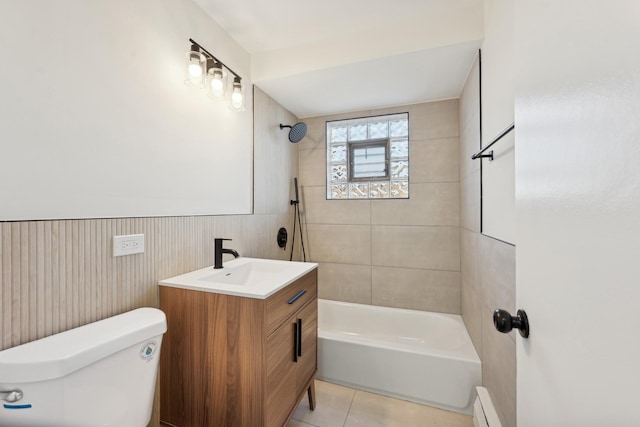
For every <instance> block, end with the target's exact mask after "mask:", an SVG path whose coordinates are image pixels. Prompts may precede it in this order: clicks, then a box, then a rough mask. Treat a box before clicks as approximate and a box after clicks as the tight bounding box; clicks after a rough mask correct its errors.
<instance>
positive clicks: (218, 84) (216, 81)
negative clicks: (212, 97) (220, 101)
mask: <svg viewBox="0 0 640 427" xmlns="http://www.w3.org/2000/svg"><path fill="white" fill-rule="evenodd" d="M223 88H224V83H223V82H222V76H214V77H213V78H212V79H211V90H212V91H213V92H214V93H218V92H221V91H222V89H223Z"/></svg>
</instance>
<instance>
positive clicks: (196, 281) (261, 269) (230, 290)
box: [160, 258, 318, 299]
mask: <svg viewBox="0 0 640 427" xmlns="http://www.w3.org/2000/svg"><path fill="white" fill-rule="evenodd" d="M317 266H318V264H316V263H312V262H291V261H279V260H271V259H259V258H238V259H235V260H233V261H227V262H225V263H224V268H221V269H217V270H216V269H214V268H213V267H207V268H203V269H201V270H196V271H192V272H190V273H186V274H182V275H180V276H176V277H171V278H169V279H165V280H161V281H160V286H171V287H174V288H183V289H193V290H197V291H204V292H217V293H221V294H226V295H237V296H244V297H251V298H260V299H264V298H267V297H269V296H270V295H272V294H274V293H275V292H277V291H278V290H280V289H282V288H283V287H285V286H286V285H288V284H289V283H291V282H293V281H295V280H296V279H298V278H300V277H302V276H304V275H305V274H306V273H308V272H309V271H311V270H313V269H314V268H316V267H317Z"/></svg>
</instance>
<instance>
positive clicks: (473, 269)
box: [460, 228, 481, 293]
mask: <svg viewBox="0 0 640 427" xmlns="http://www.w3.org/2000/svg"><path fill="white" fill-rule="evenodd" d="M460 237H461V240H460V246H461V249H460V250H461V260H460V261H461V265H460V272H461V273H462V285H466V286H469V288H470V289H472V290H474V291H475V292H476V293H478V292H480V276H479V273H478V268H479V267H478V266H479V264H480V256H481V255H480V248H479V246H478V245H479V243H478V240H479V239H480V234H478V233H474V232H473V231H469V230H467V229H465V228H462V229H461V230H460Z"/></svg>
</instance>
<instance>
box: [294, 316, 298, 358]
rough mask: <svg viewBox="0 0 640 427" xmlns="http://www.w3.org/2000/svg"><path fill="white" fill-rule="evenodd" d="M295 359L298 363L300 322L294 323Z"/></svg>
mask: <svg viewBox="0 0 640 427" xmlns="http://www.w3.org/2000/svg"><path fill="white" fill-rule="evenodd" d="M293 361H294V362H296V363H298V322H296V323H294V324H293Z"/></svg>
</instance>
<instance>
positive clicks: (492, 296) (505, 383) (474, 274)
mask: <svg viewBox="0 0 640 427" xmlns="http://www.w3.org/2000/svg"><path fill="white" fill-rule="evenodd" d="M478 82H479V74H478V63H477V62H476V63H475V64H474V67H473V69H472V70H471V73H470V74H469V77H468V78H467V82H466V85H465V87H464V90H463V92H462V95H461V97H460V189H461V197H460V218H461V228H460V232H461V235H460V242H461V265H462V269H461V275H462V279H461V280H462V295H461V297H462V318H463V319H464V322H465V324H466V326H467V330H468V331H469V335H470V336H471V339H472V340H473V343H474V345H475V347H476V350H477V351H478V354H479V355H480V359H481V360H482V382H483V384H484V386H485V387H487V388H488V390H489V393H490V394H491V398H492V400H493V402H494V404H495V406H496V409H497V410H498V414H499V416H500V419H501V421H502V423H503V425H504V426H505V427H515V426H516V346H515V335H514V333H513V332H511V333H510V334H508V335H505V334H501V333H499V332H497V331H496V330H495V328H494V326H493V320H492V315H493V310H495V309H496V308H504V309H506V310H509V311H510V312H511V313H515V247H514V246H512V245H509V244H506V243H503V242H500V241H498V240H495V239H492V238H490V237H487V236H484V235H482V234H480V161H479V160H471V155H473V154H474V153H475V152H477V151H478V150H479V149H480V114H479V99H480V98H479V84H478Z"/></svg>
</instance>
